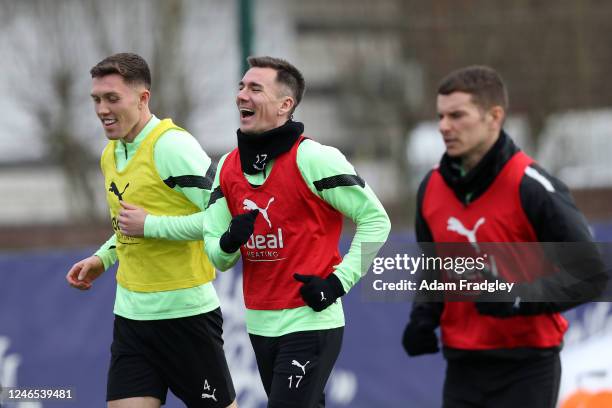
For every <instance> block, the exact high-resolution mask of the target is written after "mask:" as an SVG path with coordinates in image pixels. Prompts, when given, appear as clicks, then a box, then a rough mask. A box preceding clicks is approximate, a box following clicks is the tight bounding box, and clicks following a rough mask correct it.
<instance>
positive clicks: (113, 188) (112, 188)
mask: <svg viewBox="0 0 612 408" xmlns="http://www.w3.org/2000/svg"><path fill="white" fill-rule="evenodd" d="M129 185H130V183H127V184H126V185H125V187H124V188H123V191H122V192H119V189H118V188H117V185H116V184H115V182H114V181H111V183H110V188H109V189H108V191H110V192H111V193H113V194H114V195H116V196H117V198H118V199H119V201H123V194H124V193H125V190H127V188H128V187H129Z"/></svg>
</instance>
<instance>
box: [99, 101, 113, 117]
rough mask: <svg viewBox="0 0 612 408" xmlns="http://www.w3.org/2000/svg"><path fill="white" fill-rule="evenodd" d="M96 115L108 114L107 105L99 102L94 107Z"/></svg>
mask: <svg viewBox="0 0 612 408" xmlns="http://www.w3.org/2000/svg"><path fill="white" fill-rule="evenodd" d="M96 113H97V114H98V115H105V114H108V113H110V109H109V108H108V105H107V104H106V103H104V102H100V103H98V104H97V105H96Z"/></svg>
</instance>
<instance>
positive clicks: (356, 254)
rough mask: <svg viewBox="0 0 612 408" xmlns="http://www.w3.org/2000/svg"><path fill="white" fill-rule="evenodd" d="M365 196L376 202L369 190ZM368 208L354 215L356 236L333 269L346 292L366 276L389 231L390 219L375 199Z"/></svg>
mask: <svg viewBox="0 0 612 408" xmlns="http://www.w3.org/2000/svg"><path fill="white" fill-rule="evenodd" d="M366 188H368V189H369V187H366ZM368 195H370V197H373V198H374V199H375V196H374V193H373V192H371V190H370V192H369V194H368ZM370 199H372V198H370ZM367 207H368V208H367V209H366V210H365V211H363V212H359V213H357V214H356V215H354V217H355V218H353V221H354V222H355V224H356V225H357V228H356V232H355V236H354V237H353V240H352V242H351V246H350V248H349V251H348V252H347V253H346V255H345V256H344V258H343V259H342V262H341V263H340V264H338V265H337V266H336V267H335V272H334V273H335V274H336V275H337V276H338V278H339V279H340V281H341V282H342V286H343V288H344V290H345V292H348V291H349V290H350V289H351V288H352V287H353V286H354V285H355V284H356V283H357V282H358V281H359V279H361V277H362V276H363V275H365V273H366V272H367V270H368V268H369V267H370V265H371V264H372V261H373V260H374V258H375V257H376V255H377V253H378V251H379V250H380V248H381V247H382V246H383V244H384V243H385V241H386V240H387V237H388V235H389V231H390V229H391V223H390V221H389V217H388V216H387V213H386V212H385V210H384V208H383V207H382V205H381V204H380V202H378V200H377V199H376V200H375V201H372V202H370V203H368V204H367Z"/></svg>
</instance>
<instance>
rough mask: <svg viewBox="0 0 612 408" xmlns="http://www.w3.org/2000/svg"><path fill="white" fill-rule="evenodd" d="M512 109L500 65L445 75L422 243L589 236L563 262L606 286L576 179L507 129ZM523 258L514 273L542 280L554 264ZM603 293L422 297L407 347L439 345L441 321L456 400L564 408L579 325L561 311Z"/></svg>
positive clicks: (449, 396) (448, 391)
mask: <svg viewBox="0 0 612 408" xmlns="http://www.w3.org/2000/svg"><path fill="white" fill-rule="evenodd" d="M507 108H508V97H507V93H506V88H505V85H504V83H503V81H502V79H501V78H500V76H499V74H498V73H497V72H495V71H494V70H493V69H491V68H488V67H482V66H472V67H467V68H463V69H460V70H458V71H455V72H452V73H451V74H449V75H448V76H447V77H446V78H444V79H443V80H442V82H441V84H440V86H439V88H438V98H437V110H438V117H439V130H440V133H441V134H442V137H443V139H444V143H445V145H446V153H445V154H444V156H443V157H442V159H441V161H440V164H439V166H437V167H436V168H435V169H433V170H432V171H431V172H429V174H427V176H426V177H425V178H424V180H423V181H422V183H421V185H420V187H419V191H418V198H417V200H418V202H417V205H418V208H417V214H416V235H417V240H418V242H421V243H423V242H438V243H440V242H444V243H448V242H465V243H469V244H472V245H476V244H477V243H502V242H508V243H518V242H537V241H540V242H566V243H567V242H572V243H574V242H576V243H582V244H583V245H584V247H585V248H586V249H587V250H585V251H583V253H582V254H581V256H582V258H581V259H572V260H571V261H569V262H566V263H565V264H561V265H557V266H556V267H558V268H559V269H560V270H562V271H564V272H565V273H567V274H570V275H572V276H579V277H581V278H583V279H584V280H585V281H590V282H592V283H594V284H593V285H587V287H588V288H590V289H593V288H596V287H597V286H599V285H597V284H595V283H597V282H598V283H601V282H605V278H606V277H605V274H604V273H603V272H602V268H601V260H600V257H599V254H598V252H597V250H596V248H595V246H594V244H592V243H591V241H592V237H591V235H590V233H589V230H588V227H587V224H586V220H585V219H584V217H583V215H582V214H581V213H580V212H579V211H578V209H577V208H576V207H575V205H574V202H573V200H572V198H571V195H570V193H569V191H568V189H567V187H566V186H565V185H564V184H563V183H562V182H561V181H559V180H558V179H556V178H554V177H552V176H551V175H549V174H548V173H547V172H546V171H544V170H543V169H542V168H541V167H540V166H538V165H537V164H536V163H534V161H533V160H532V159H531V158H530V157H528V156H527V155H526V154H524V153H523V152H522V151H521V150H520V149H519V148H518V147H516V145H515V144H514V143H513V141H512V139H511V138H510V137H509V136H508V135H507V134H506V133H505V132H504V130H503V129H502V125H503V123H504V120H505V118H506V111H507ZM566 258H567V257H566ZM542 262H543V261H542ZM542 262H541V263H538V264H537V265H538V266H539V265H543V263H542ZM513 265H514V268H513V270H512V273H513V275H516V276H522V277H524V280H526V281H531V280H533V279H537V278H540V277H539V276H538V274H541V272H542V271H538V270H536V271H534V270H530V268H529V266H531V269H533V265H534V262H531V263H529V262H525V261H524V260H521V259H516V260H514V262H513ZM545 279H546V278H542V279H541V280H542V281H543V282H544V281H545ZM595 296H597V293H596V290H593V291H591V292H589V293H583V294H582V295H581V296H580V299H565V300H568V301H565V300H564V301H549V302H521V301H520V298H518V297H517V298H516V299H508V300H510V301H497V302H476V303H475V302H449V301H446V302H439V301H438V302H424V301H418V302H415V304H414V305H413V308H412V312H411V316H410V322H409V324H408V325H407V327H406V330H405V332H404V337H403V345H404V348H405V349H406V351H407V353H408V354H409V355H410V356H416V355H420V354H425V353H435V352H437V351H438V350H439V348H438V340H437V335H436V333H435V329H436V328H437V327H438V326H440V328H441V335H442V344H443V352H444V357H445V358H446V360H447V362H448V367H447V372H446V379H445V383H444V392H443V400H444V405H443V406H444V407H445V408H451V407H452V408H457V407H483V408H484V407H496V408H500V407H519V406H520V407H533V408H553V407H554V406H555V403H556V400H557V392H558V387H559V379H560V374H561V366H560V360H559V350H560V349H561V346H562V342H563V334H564V333H565V331H566V330H567V322H566V321H565V319H564V318H563V317H562V316H561V315H560V314H559V313H560V312H562V311H564V310H567V309H569V308H571V307H574V306H576V305H577V304H579V303H581V302H584V301H586V300H589V299H592V298H594V297H595ZM512 300H513V301H512Z"/></svg>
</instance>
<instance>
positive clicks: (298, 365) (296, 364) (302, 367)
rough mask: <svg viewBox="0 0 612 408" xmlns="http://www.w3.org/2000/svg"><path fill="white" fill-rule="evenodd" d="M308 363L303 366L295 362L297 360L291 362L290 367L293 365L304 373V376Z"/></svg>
mask: <svg viewBox="0 0 612 408" xmlns="http://www.w3.org/2000/svg"><path fill="white" fill-rule="evenodd" d="M308 363H310V360H308V361H307V362H305V363H304V365H302V364H300V363H299V361H297V360H293V361H291V365H294V366H296V367H300V368H301V369H302V373H304V375H306V366H307V365H308Z"/></svg>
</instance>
